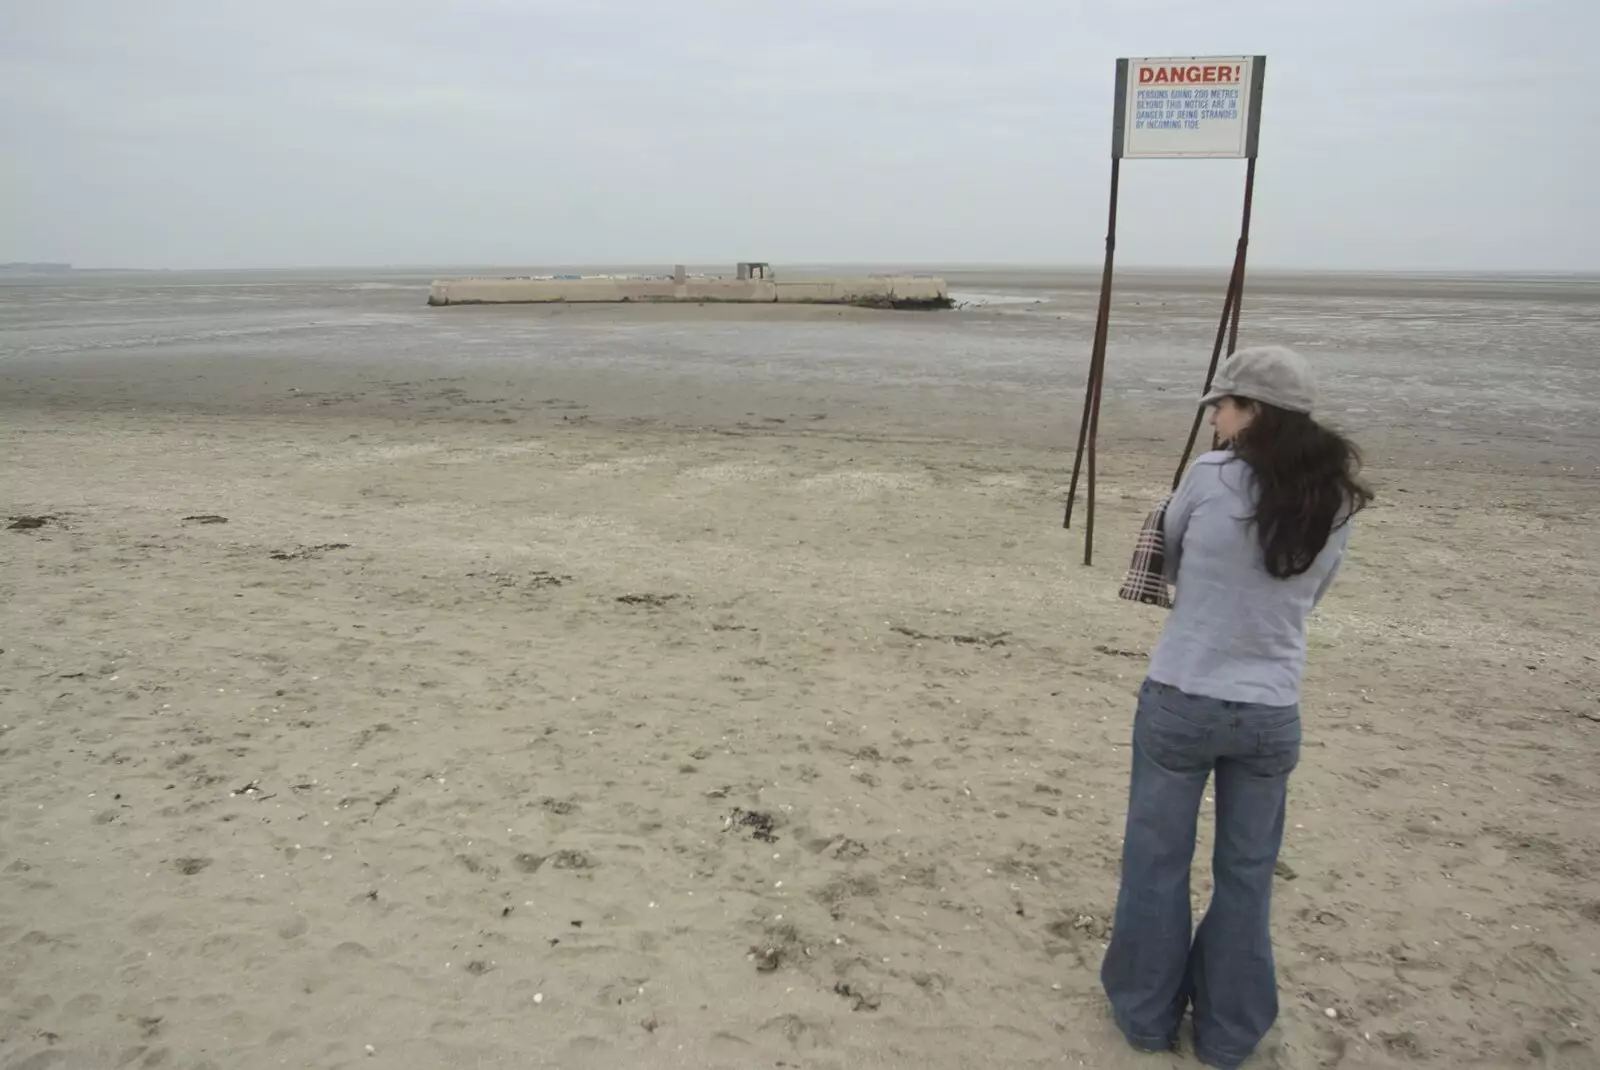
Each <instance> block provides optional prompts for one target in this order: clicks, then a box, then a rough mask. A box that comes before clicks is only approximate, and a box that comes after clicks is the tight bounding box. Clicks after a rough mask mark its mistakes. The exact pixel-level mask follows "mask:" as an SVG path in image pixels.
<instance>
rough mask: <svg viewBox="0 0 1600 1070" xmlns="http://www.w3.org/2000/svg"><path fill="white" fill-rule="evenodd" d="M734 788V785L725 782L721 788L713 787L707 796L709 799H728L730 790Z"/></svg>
mask: <svg viewBox="0 0 1600 1070" xmlns="http://www.w3.org/2000/svg"><path fill="white" fill-rule="evenodd" d="M732 790H733V785H731V784H724V785H723V786H722V787H720V788H712V789H711V790H710V791H708V792H706V798H708V799H726V798H727V797H728V792H730V791H732Z"/></svg>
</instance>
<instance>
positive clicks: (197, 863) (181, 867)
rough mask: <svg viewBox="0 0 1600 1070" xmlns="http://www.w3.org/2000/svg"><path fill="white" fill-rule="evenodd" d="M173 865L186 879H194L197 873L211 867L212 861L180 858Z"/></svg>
mask: <svg viewBox="0 0 1600 1070" xmlns="http://www.w3.org/2000/svg"><path fill="white" fill-rule="evenodd" d="M173 865H174V866H176V867H177V869H178V872H179V873H182V874H183V875H184V876H185V877H192V876H194V875H195V874H196V873H199V872H200V871H201V870H203V869H205V868H206V867H207V866H209V865H211V859H209V858H180V859H178V860H177V861H176V862H174V863H173Z"/></svg>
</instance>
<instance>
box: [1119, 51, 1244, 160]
mask: <svg viewBox="0 0 1600 1070" xmlns="http://www.w3.org/2000/svg"><path fill="white" fill-rule="evenodd" d="M1265 75H1266V57H1265V56H1204V57H1190V56H1183V57H1177V58H1171V59H1150V58H1145V59H1124V60H1118V61H1117V112H1116V125H1115V135H1114V140H1113V155H1116V156H1120V157H1122V158H1124V159H1129V160H1138V159H1145V160H1150V159H1184V158H1198V159H1223V160H1237V159H1243V158H1245V157H1249V156H1254V155H1255V154H1256V140H1257V137H1258V135H1259V132H1260V129H1261V86H1262V80H1263V78H1264V77H1265Z"/></svg>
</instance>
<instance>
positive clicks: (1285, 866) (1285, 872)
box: [1272, 858, 1300, 881]
mask: <svg viewBox="0 0 1600 1070" xmlns="http://www.w3.org/2000/svg"><path fill="white" fill-rule="evenodd" d="M1272 872H1273V873H1274V874H1275V875H1276V876H1279V877H1282V878H1283V879H1284V880H1286V881H1292V880H1294V879H1295V878H1296V877H1298V876H1300V874H1299V873H1297V872H1295V868H1294V867H1293V866H1291V865H1290V864H1289V863H1287V862H1285V861H1284V860H1283V859H1281V858H1280V859H1278V864H1277V865H1276V866H1273V867H1272Z"/></svg>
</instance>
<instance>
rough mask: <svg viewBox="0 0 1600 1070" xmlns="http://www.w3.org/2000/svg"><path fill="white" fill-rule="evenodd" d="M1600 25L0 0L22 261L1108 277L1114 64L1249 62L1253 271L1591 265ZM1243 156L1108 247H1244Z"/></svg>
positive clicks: (530, 3) (1174, 257)
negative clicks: (951, 269) (700, 266)
mask: <svg viewBox="0 0 1600 1070" xmlns="http://www.w3.org/2000/svg"><path fill="white" fill-rule="evenodd" d="M1597 41H1600V0H1341V2H1340V3H1337V4H1330V3H1328V2H1326V0H1227V2H1220V0H1214V2H1210V3H1200V2H1194V0H1144V2H1123V0H983V2H978V0H971V2H961V3H956V2H944V0H742V2H721V0H676V2H673V0H562V2H559V3H553V2H546V0H429V2H426V3H424V2H422V0H271V2H262V0H139V2H131V0H130V2H123V0H49V2H30V0H0V146H3V149H0V151H3V153H4V157H5V159H4V163H3V165H0V260H65V261H71V262H73V263H75V264H77V265H79V266H135V267H247V266H298V265H306V266H326V265H440V264H464V263H476V264H491V263H501V264H539V263H601V262H630V263H655V262H660V263H671V262H673V261H689V262H693V263H709V262H720V261H724V260H728V261H731V260H733V259H736V258H740V259H766V260H772V261H775V262H778V263H790V264H793V263H805V262H812V263H815V262H845V261H855V262H874V263H890V262H902V263H946V264H948V263H977V262H1003V263H1054V264H1088V263H1094V262H1097V261H1098V259H1099V257H1100V254H1101V242H1102V239H1103V236H1104V230H1105V197H1106V184H1107V171H1108V168H1109V144H1110V125H1111V100H1112V89H1113V85H1112V82H1113V70H1114V62H1115V59H1116V57H1118V56H1120V55H1167V54H1173V55H1176V54H1186V55H1193V54H1235V55H1237V54H1241V53H1258V52H1259V53H1266V54H1267V55H1268V56H1269V71H1268V77H1267V81H1266V98H1265V119H1264V124H1263V131H1262V137H1261V163H1260V177H1259V180H1258V195H1257V210H1256V230H1255V241H1254V243H1253V245H1252V261H1253V262H1254V263H1256V264H1258V265H1271V266H1280V267H1305V268H1378V269H1430V270H1494V269H1517V270H1558V271H1559V270H1600V211H1597V210H1596V208H1595V205H1594V190H1595V189H1596V181H1595V171H1596V168H1597V165H1600V90H1597V89H1596V88H1595V87H1596V85H1597V84H1600V80H1597V78H1596V76H1595V75H1594V74H1593V73H1592V72H1590V71H1588V70H1587V69H1586V68H1587V67H1588V66H1592V65H1593V63H1594V55H1595V53H1594V48H1595V47H1596V43H1597ZM1580 63H1582V64H1583V65H1584V67H1585V69H1584V70H1583V71H1581V72H1580ZM1243 172H1244V165H1243V163H1242V162H1239V161H1143V162H1129V163H1128V164H1127V165H1126V166H1125V167H1124V176H1125V177H1124V183H1123V214H1122V229H1123V233H1122V241H1121V244H1120V246H1119V257H1120V258H1121V260H1122V262H1124V263H1128V264H1150V265H1158V264H1159V265H1219V266H1221V265H1226V263H1227V262H1228V260H1229V258H1230V255H1231V251H1232V245H1233V240H1234V233H1235V229H1236V227H1237V222H1238V219H1237V217H1238V209H1239V194H1240V187H1241V185H1242V179H1243Z"/></svg>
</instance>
